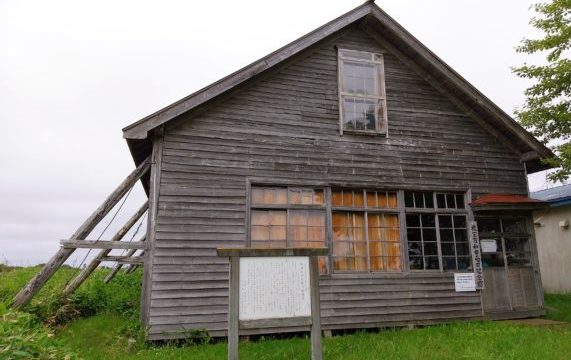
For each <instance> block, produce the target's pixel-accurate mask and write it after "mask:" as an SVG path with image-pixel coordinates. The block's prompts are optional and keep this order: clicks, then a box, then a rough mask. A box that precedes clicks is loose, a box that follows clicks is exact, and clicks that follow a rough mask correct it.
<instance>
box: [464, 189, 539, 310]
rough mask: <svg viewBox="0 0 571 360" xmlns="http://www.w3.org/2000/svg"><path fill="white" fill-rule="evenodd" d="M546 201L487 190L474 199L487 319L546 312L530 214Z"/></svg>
mask: <svg viewBox="0 0 571 360" xmlns="http://www.w3.org/2000/svg"><path fill="white" fill-rule="evenodd" d="M542 206H544V203H543V202H540V201H537V200H534V199H530V198H528V197H525V196H521V195H486V196H483V197H481V198H480V199H478V200H476V201H474V202H473V203H472V208H473V211H474V216H475V220H476V222H477V223H478V231H479V238H480V244H481V250H482V267H483V271H484V283H485V288H484V290H482V307H483V311H484V316H485V317H486V318H491V319H501V318H514V317H533V316H540V315H542V314H543V312H544V311H543V292H542V286H541V277H540V272H539V271H540V270H539V260H538V256H537V246H536V243H535V236H534V230H533V217H532V213H531V212H532V210H534V209H537V208H539V207H542Z"/></svg>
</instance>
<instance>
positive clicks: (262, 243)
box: [250, 210, 287, 247]
mask: <svg viewBox="0 0 571 360" xmlns="http://www.w3.org/2000/svg"><path fill="white" fill-rule="evenodd" d="M251 216H252V219H251V222H252V224H251V227H250V239H251V241H252V246H254V247H286V226H285V225H286V218H287V215H286V211H279V210H277V211H276V210H268V211H266V210H255V211H252V215H251Z"/></svg>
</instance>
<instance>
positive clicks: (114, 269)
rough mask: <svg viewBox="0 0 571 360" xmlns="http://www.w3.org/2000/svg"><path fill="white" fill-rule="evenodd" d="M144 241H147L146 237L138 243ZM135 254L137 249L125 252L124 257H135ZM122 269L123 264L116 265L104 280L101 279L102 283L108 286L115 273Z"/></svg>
mask: <svg viewBox="0 0 571 360" xmlns="http://www.w3.org/2000/svg"><path fill="white" fill-rule="evenodd" d="M146 239H147V235H145V236H143V237H142V238H141V240H139V242H140V243H144V242H145V240H146ZM136 252H137V249H131V250H129V251H127V254H125V256H126V257H130V256H133V255H135V253H136ZM133 266H136V265H133ZM122 267H123V264H116V265H115V267H114V268H113V270H111V272H110V273H109V274H107V276H106V277H105V279H103V282H104V283H106V284H108V283H109V282H110V281H111V280H113V278H114V277H115V275H117V273H118V272H119V270H121V268H122ZM129 269H130V268H129Z"/></svg>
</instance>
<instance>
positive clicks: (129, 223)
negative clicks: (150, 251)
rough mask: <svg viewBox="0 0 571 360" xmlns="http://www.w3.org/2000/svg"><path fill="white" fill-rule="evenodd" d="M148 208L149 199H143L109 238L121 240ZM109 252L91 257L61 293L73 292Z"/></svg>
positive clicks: (103, 251) (105, 251)
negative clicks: (138, 206)
mask: <svg viewBox="0 0 571 360" xmlns="http://www.w3.org/2000/svg"><path fill="white" fill-rule="evenodd" d="M148 208H149V201H148V200H147V201H145V203H144V204H143V206H141V207H140V208H139V210H138V211H137V212H136V213H135V215H133V216H131V218H130V219H129V220H128V221H127V223H125V225H123V227H122V228H121V229H119V231H117V233H116V234H115V235H114V236H113V238H111V241H121V239H122V238H123V236H125V234H127V232H128V231H129V230H130V229H131V228H132V227H133V225H135V223H136V222H137V221H138V220H139V219H140V218H141V216H143V214H144V213H145V212H146V211H147V209H148ZM110 252H111V250H109V249H106V250H101V251H100V252H99V254H98V255H97V256H96V257H95V259H93V260H92V261H91V262H90V263H89V264H88V265H87V266H86V267H85V268H84V269H83V270H81V272H80V273H79V275H77V276H76V277H75V278H74V279H73V280H72V281H70V282H69V284H67V286H66V287H65V288H64V289H63V293H64V294H65V295H69V294H71V293H72V292H74V291H75V290H76V289H77V288H78V287H79V286H80V285H81V284H82V283H83V282H84V281H85V279H87V278H88V277H89V275H91V273H92V272H93V271H95V269H97V267H98V266H99V264H100V263H101V261H100V260H99V259H100V258H102V257H104V256H107V255H109V253H110Z"/></svg>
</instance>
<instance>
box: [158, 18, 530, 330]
mask: <svg viewBox="0 0 571 360" xmlns="http://www.w3.org/2000/svg"><path fill="white" fill-rule="evenodd" d="M335 46H338V47H340V48H349V49H356V50H365V51H376V52H382V53H384V54H385V55H384V57H385V59H384V60H385V73H386V92H387V104H388V121H389V125H388V128H389V137H388V138H386V137H384V136H357V135H344V136H342V137H340V136H339V135H338V130H339V123H338V119H339V110H338V101H339V100H338V94H337V53H336V49H335ZM252 177H253V178H265V179H267V180H272V179H275V180H281V181H291V182H292V183H300V182H304V181H320V182H325V183H329V184H331V185H344V184H346V185H353V186H363V187H370V188H387V189H406V188H410V189H446V190H461V191H465V190H466V189H468V188H469V187H470V188H471V189H472V192H473V194H480V193H488V192H504V193H506V192H507V193H520V194H525V193H526V192H527V188H526V182H525V173H524V168H523V166H522V164H520V162H519V155H518V154H516V153H514V152H513V151H511V150H508V149H507V148H506V147H505V146H504V145H502V144H501V143H500V142H499V141H498V140H497V139H495V138H494V137H493V136H492V135H490V134H489V133H487V132H486V131H485V130H484V129H483V128H481V127H480V126H479V125H478V124H477V123H476V122H475V121H474V120H473V119H471V118H470V117H468V116H467V115H465V114H464V113H462V111H460V110H459V109H458V108H457V107H455V106H454V105H453V104H452V102H451V101H450V100H449V99H448V98H447V97H445V96H443V95H441V94H440V93H438V92H437V91H435V90H434V88H433V87H432V86H431V85H430V84H428V83H427V82H425V81H424V80H422V78H420V77H419V76H417V75H416V73H415V72H414V71H413V69H411V68H409V67H407V66H406V65H404V64H403V63H402V62H400V61H399V60H398V59H397V57H395V56H393V54H391V53H388V52H387V51H386V50H384V49H383V48H381V47H380V46H379V45H378V44H377V43H376V42H374V41H373V40H372V39H371V38H369V37H368V36H367V35H366V34H365V33H364V32H362V31H361V30H360V29H358V28H356V27H354V28H350V29H348V30H345V31H344V32H343V33H342V34H336V36H333V37H331V38H329V39H326V40H325V41H323V42H321V43H320V44H318V45H317V46H316V47H315V48H314V49H313V51H312V52H311V53H310V54H305V55H304V56H300V57H299V58H298V59H297V61H293V62H291V63H289V64H288V65H287V66H285V67H283V68H281V69H279V71H277V72H274V73H273V74H271V75H269V76H265V77H263V78H261V79H256V81H254V82H253V83H251V84H248V86H245V87H242V88H241V89H240V91H238V92H236V93H235V94H234V95H233V96H231V97H227V98H225V99H223V101H219V102H218V103H215V104H213V105H212V106H210V108H209V109H207V110H206V111H204V112H202V113H201V114H200V115H197V116H194V117H193V118H191V119H188V120H187V121H178V123H177V124H175V125H174V126H170V127H167V128H166V129H165V134H164V144H163V150H162V166H161V173H160V193H159V198H158V217H157V220H156V229H155V230H156V234H155V235H156V236H155V239H154V244H153V250H152V251H153V254H152V261H153V266H152V274H151V275H150V276H151V283H150V286H151V300H150V308H149V318H148V324H149V325H150V330H149V331H150V338H151V339H158V338H165V337H169V336H176V335H175V333H176V332H177V331H181V330H182V329H191V328H206V329H208V330H209V331H210V333H211V334H212V335H214V336H223V335H225V334H226V331H225V329H226V327H227V307H228V290H227V288H228V260H227V259H224V258H219V257H217V255H216V251H215V248H216V247H219V246H243V245H245V241H246V214H247V212H246V206H247V205H246V191H247V190H246V188H247V187H246V184H247V178H252ZM321 281H322V283H321V299H322V310H321V313H322V316H323V319H322V324H323V328H324V329H340V328H359V327H382V326H391V325H404V324H406V323H408V322H415V323H432V322H439V321H447V320H450V319H456V318H473V317H478V316H480V315H481V303H480V296H479V294H475V293H456V292H455V291H454V283H453V276H452V274H440V273H418V272H416V273H415V272H411V273H407V272H404V273H399V274H372V275H370V274H360V275H346V274H343V275H341V274H339V275H326V276H322V279H321ZM290 330H295V329H290ZM169 333H170V335H169Z"/></svg>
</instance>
